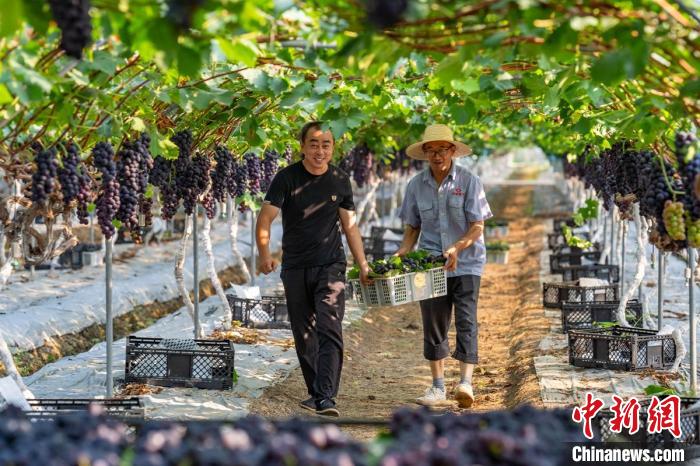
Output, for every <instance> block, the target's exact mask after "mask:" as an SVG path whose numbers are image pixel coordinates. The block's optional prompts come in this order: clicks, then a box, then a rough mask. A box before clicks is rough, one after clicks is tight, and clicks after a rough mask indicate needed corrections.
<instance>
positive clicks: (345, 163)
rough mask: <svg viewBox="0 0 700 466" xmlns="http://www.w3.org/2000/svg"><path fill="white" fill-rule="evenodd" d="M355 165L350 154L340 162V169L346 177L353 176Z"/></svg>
mask: <svg viewBox="0 0 700 466" xmlns="http://www.w3.org/2000/svg"><path fill="white" fill-rule="evenodd" d="M354 164H355V161H354V160H353V158H352V156H351V155H350V153H348V154H346V155H345V157H343V158H342V159H340V162H338V168H340V169H341V170H342V171H343V172H344V173H345V174H346V175H348V176H352V167H353V165H354Z"/></svg>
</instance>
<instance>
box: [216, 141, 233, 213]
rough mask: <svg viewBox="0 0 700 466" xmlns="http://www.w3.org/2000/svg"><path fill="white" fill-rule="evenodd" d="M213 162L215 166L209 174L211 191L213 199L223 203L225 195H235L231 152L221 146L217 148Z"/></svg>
mask: <svg viewBox="0 0 700 466" xmlns="http://www.w3.org/2000/svg"><path fill="white" fill-rule="evenodd" d="M214 160H215V161H216V166H215V167H214V170H213V171H212V173H211V190H212V193H213V195H214V199H216V200H217V201H219V202H224V201H225V200H226V195H227V194H230V195H231V196H233V195H234V194H235V193H236V178H235V177H234V172H235V169H236V163H235V162H234V160H233V155H232V154H231V152H229V151H228V149H226V148H225V147H223V146H217V147H216V149H215V150H214Z"/></svg>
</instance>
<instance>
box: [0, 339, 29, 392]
mask: <svg viewBox="0 0 700 466" xmlns="http://www.w3.org/2000/svg"><path fill="white" fill-rule="evenodd" d="M0 362H2V365H3V366H5V371H6V372H7V373H8V374H9V375H10V377H12V380H14V381H15V383H16V384H17V386H18V387H19V388H20V390H22V393H23V394H24V396H25V397H30V398H33V395H32V394H31V392H30V391H29V389H28V388H27V386H26V385H25V384H24V381H23V380H22V376H21V375H20V374H19V371H18V370H17V366H16V365H15V360H14V358H13V357H12V353H11V352H10V348H9V347H8V346H7V342H6V341H5V336H4V335H3V334H2V332H0Z"/></svg>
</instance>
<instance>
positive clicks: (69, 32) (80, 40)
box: [49, 0, 92, 59]
mask: <svg viewBox="0 0 700 466" xmlns="http://www.w3.org/2000/svg"><path fill="white" fill-rule="evenodd" d="M49 6H50V7H51V14H52V15H53V18H54V20H56V24H58V27H59V28H60V29H61V44H60V46H61V49H63V50H64V51H65V52H66V54H67V55H69V56H71V57H74V58H77V59H80V58H82V56H83V49H84V48H85V47H86V46H88V45H89V44H90V42H92V20H91V19H90V1H89V0H49Z"/></svg>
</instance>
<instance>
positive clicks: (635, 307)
mask: <svg viewBox="0 0 700 466" xmlns="http://www.w3.org/2000/svg"><path fill="white" fill-rule="evenodd" d="M619 305H620V302H619V301H603V302H588V303H569V302H565V303H563V304H562V306H561V326H562V331H563V333H566V332H568V331H569V330H577V329H582V328H592V327H593V322H614V321H616V316H617V308H618V306H619ZM642 314H643V311H642V303H640V302H639V301H637V300H636V299H632V300H630V301H628V302H627V306H626V307H625V315H626V317H627V321H628V322H629V323H630V324H631V325H632V326H633V327H641V326H642V324H643V315H642Z"/></svg>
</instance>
